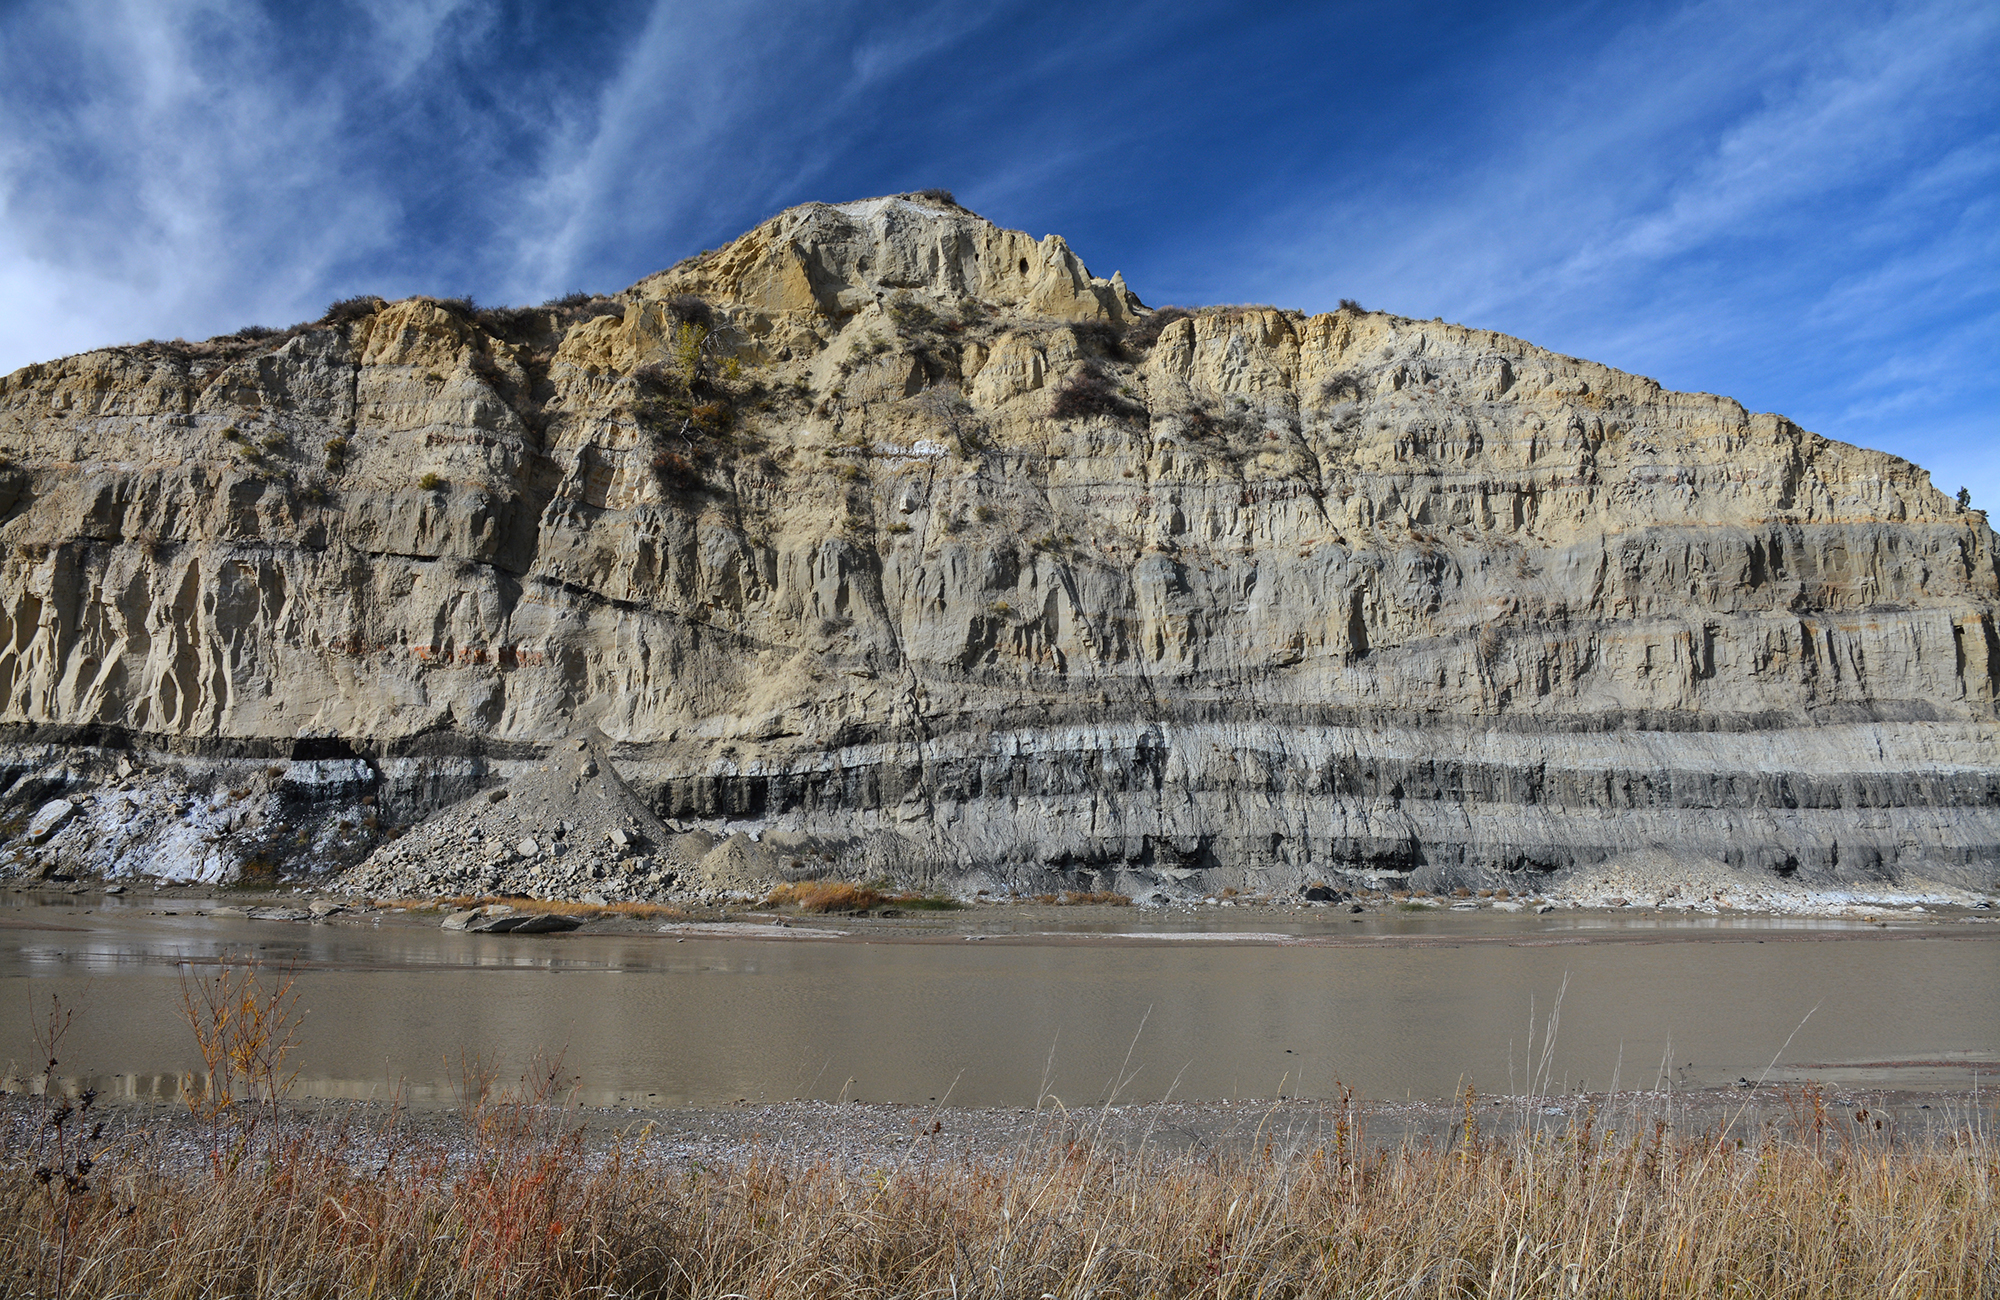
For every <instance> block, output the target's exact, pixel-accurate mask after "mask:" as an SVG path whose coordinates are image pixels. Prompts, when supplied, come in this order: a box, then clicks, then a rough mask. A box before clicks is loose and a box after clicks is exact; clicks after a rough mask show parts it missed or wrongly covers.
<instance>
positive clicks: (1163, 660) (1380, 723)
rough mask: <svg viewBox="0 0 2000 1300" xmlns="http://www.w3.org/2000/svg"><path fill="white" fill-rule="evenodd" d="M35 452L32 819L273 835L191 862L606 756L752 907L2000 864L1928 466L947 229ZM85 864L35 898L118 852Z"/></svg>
mask: <svg viewBox="0 0 2000 1300" xmlns="http://www.w3.org/2000/svg"><path fill="white" fill-rule="evenodd" d="M0 449H4V451H5V454H6V461H5V464H4V468H0V519H4V523H0V726H4V727H5V728H6V729H7V730H6V735H7V736H8V737H9V748H8V749H7V751H6V753H7V754H8V755H9V757H8V759H7V762H8V764H9V772H8V774H7V775H6V776H5V777H0V779H4V780H7V781H11V783H12V784H11V785H9V787H8V790H7V794H6V796H5V798H6V799H7V801H8V802H9V804H10V806H13V807H14V808H16V809H17V811H19V812H21V814H22V816H23V817H25V816H26V815H29V814H32V813H33V811H34V810H35V809H36V808H38V807H40V806H41V805H42V803H44V802H46V800H48V799H49V798H52V797H54V796H55V795H57V794H62V793H82V792H84V791H86V790H88V789H90V788H91V787H92V786H93V784H99V783H102V782H104V781H107V780H121V781H123V782H124V783H125V784H126V785H127V786H129V787H133V788H141V789H150V788H153V786H157V785H158V783H159V782H160V781H163V780H166V779H167V777H166V776H165V775H162V774H163V773H166V772H168V771H169V770H171V772H172V773H173V774H174V775H173V778H172V779H173V780H176V781H182V782H191V784H190V785H189V786H188V788H189V789H190V790H193V791H196V792H197V793H199V794H202V795H205V796H206V798H207V800H208V802H207V803H205V804H204V805H203V806H204V807H205V808H207V809H209V810H210V812H213V811H214V810H215V809H216V808H219V807H220V806H221V805H220V804H219V803H218V802H217V800H218V798H219V795H218V794H217V793H216V791H217V789H218V788H219V787H218V783H221V785H222V786H229V787H231V788H233V789H236V790H245V791H247V793H245V794H243V795H240V796H237V799H236V804H237V805H241V817H240V824H231V825H228V826H225V827H224V828H223V830H221V831H217V832H215V833H214V834H213V835H212V836H209V837H208V839H207V840H206V841H205V848H204V850H203V857H202V859H201V865H200V866H199V868H198V869H199V870H200V871H201V872H204V873H206V874H228V873H230V872H233V871H237V870H240V869H242V868H243V866H244V865H245V864H246V863H251V864H252V865H254V866H256V867H259V868H267V869H280V870H289V869H308V868H312V867H318V866H332V865H342V864H345V863H348V862H352V861H354V860H356V859H357V858H359V857H361V856H362V855H364V854H366V853H368V852H370V851H371V850H372V849H374V848H375V847H376V845H377V844H378V843H379V842H380V840H381V839H382V838H383V837H386V836H387V835H390V834H392V833H393V832H394V831H395V829H396V828H397V827H398V826H401V825H407V824H409V823H411V822H414V821H417V820H420V819H422V818H423V817H424V816H426V815H428V814H429V813H431V812H432V811H434V810H435V809H436V808H438V807H440V806H441V805H443V804H445V803H448V802H451V801H452V800H455V799H459V798H463V797H465V796H467V795H470V794H472V793H473V792H474V791H475V790H477V789H479V788H482V787H484V786H488V785H491V784H493V783H495V782H498V781H500V780H503V779H505V778H506V777H507V776H508V775H509V774H510V772H514V771H518V770H522V765H523V764H527V763H530V762H532V761H533V760H535V759H536V758H537V757H538V756H540V755H541V754H542V753H543V752H545V751H546V750H547V748H548V747H549V746H550V745H552V744H554V743H556V742H557V741H558V740H560V739H563V738H565V737H570V736H574V735H578V734H581V733H582V732H583V731H585V730H587V729H591V728H595V729H597V730H599V731H601V733H602V735H603V736H604V737H605V738H606V741H607V743H609V744H611V745H612V746H613V748H612V749H610V750H608V751H605V752H607V753H609V754H611V755H613V756H614V758H615V761H616V762H617V764H618V767H619V770H620V771H621V772H622V773H623V775H624V776H625V778H626V779H627V781H628V782H629V783H630V784H631V786H632V788H633V789H634V790H636V791H638V792H639V793H640V794H641V796H642V797H644V798H645V799H647V800H649V801H650V802H651V804H652V807H653V811H654V812H655V813H656V814H657V815H658V816H659V817H660V818H662V819H665V821H666V823H667V824H668V825H670V826H675V827H678V828H679V829H681V830H684V831H694V830H697V829H699V830H703V831H705V832H707V833H708V834H711V835H714V834H733V833H737V832H742V833H744V834H745V835H746V837H747V838H745V839H743V840H741V841H738V842H737V852H736V855H735V858H734V859H733V861H734V862H735V866H734V867H733V868H732V869H733V870H735V871H736V872H737V874H739V875H741V874H742V873H743V872H744V871H751V872H753V873H754V872H755V871H762V872H764V873H766V874H774V875H776V874H796V873H798V872H801V871H805V872H817V871H822V870H826V869H827V866H826V864H827V863H828V862H829V860H830V861H831V862H832V863H833V864H834V865H835V866H836V867H838V868H842V869H852V870H855V871H886V872H893V873H896V874H900V875H903V876H907V877H911V878H914V879H917V880H921V881H924V882H926V883H961V882H966V881H971V880H984V879H994V878H1008V879H1013V880H1015V881H1023V880H1026V881H1054V880H1057V879H1062V880H1067V879H1076V880H1078V881H1079V882H1081V883H1092V884H1095V885H1097V886H1099V887H1105V886H1117V887H1123V888H1126V889H1128V890H1131V889H1134V888H1138V887H1147V886H1164V887H1175V886H1179V885H1187V886H1193V885H1204V886H1213V885H1220V884H1236V885H1238V886H1239V887H1245V886H1247V887H1255V888H1265V887H1268V888H1285V887H1290V886H1292V885H1295V884H1298V883H1302V882H1304V881H1308V880H1312V879H1320V878H1328V879H1331V878H1333V877H1335V876H1336V875H1338V874H1339V873H1342V872H1349V873H1357V872H1358V873H1364V874H1370V873H1372V874H1375V875H1378V876H1379V875H1381V874H1383V873H1392V874H1395V875H1398V876H1401V875H1402V874H1403V873H1411V878H1412V879H1414V880H1416V881H1417V882H1419V883H1444V882H1458V881H1463V882H1467V883H1470V882H1473V881H1475V880H1476V881H1481V882H1489V883H1490V882H1493V881H1495V880H1499V879H1503V878H1509V877H1513V876H1517V875H1518V874H1519V873H1523V872H1531V873H1544V872H1550V871H1559V870H1563V869H1567V868H1570V867H1574V866H1578V865H1583V864H1592V863H1597V862H1600V861H1603V860H1605V859H1607V858H1612V857H1616V856H1617V855H1619V854H1621V853H1630V852H1636V851H1644V850H1654V849H1667V850H1671V851H1675V852H1681V853H1685V854H1687V855H1689V856H1690V857H1691V858H1700V859H1706V860H1714V861H1720V862H1724V863H1728V864H1731V865H1732V866H1736V867H1739V868H1741V869H1744V870H1759V871H1763V870H1768V871H1776V872H1779V873H1782V874H1786V875H1794V876H1796V877H1797V878H1798V879H1799V880H1800V881H1801V882H1802V883H1803V882H1810V881H1813V880H1825V881H1832V880H1857V879H1903V878H1907V877H1916V878H1924V879H1932V880H1942V881H1948V882H1949V881H1956V882H1961V883H1972V884H1983V885H1991V884H1993V883H1994V882H1995V881H1996V879H1997V878H2000V715H1997V714H1996V690H1997V689H2000V632H1996V616H2000V573H1996V566H1995V537H1994V534H1993V533H1992V531H1991V530H1990V529H1989V528H1988V526H1987V523H1986V519H1985V516H1984V515H1983V514H1981V513H1979V512H1976V511H1969V510H1965V509H1962V508H1960V507H1958V506H1956V505H1955V504H1954V503H1953V502H1951V501H1950V500H1948V499H1947V498H1945V497H1944V496H1943V495H1942V494H1940V493H1939V492H1937V491H1936V490H1934V489H1933V488H1932V487H1931V485H1930V483H1929V481H1928V477H1927V475H1925V474H1924V472H1923V471H1922V470H1920V469H1918V468H1917V467H1915V466H1913V465H1910V464H1909V463H1907V462H1905V461H1902V460H1899V459H1897V458H1896V457H1893V456H1889V455H1885V454H1883V453H1880V452H1874V451H1869V450H1865V449H1862V448H1858V447H1852V446H1847V445H1844V444H1841V443H1836V442H1832V441H1829V440H1827V439H1824V438H1821V437H1818V436H1816V435H1814V434H1811V433H1809V432H1806V431H1805V430H1802V429H1800V428H1799V427H1797V426H1796V425H1794V424H1793V423H1791V422H1790V421H1788V420H1786V419H1784V418H1782V417H1780V416H1775V415H1760V414H1752V413H1750V412H1747V411H1745V410H1744V409H1743V408H1742V407H1741V406H1740V405H1738V404H1737V403H1736V402H1734V401H1732V400H1730V399H1728V398H1726V397H1716V396H1712V395H1709V394H1703V393H1677V392H1670V391H1666V390H1663V389H1662V388H1661V387H1660V386H1659V385H1658V384H1656V383H1654V382H1653V381H1651V380H1649V379H1644V378H1641V377H1638V376H1634V375H1629V374H1623V373H1620V372H1618V371H1615V370H1611V369H1608V368H1606V367H1603V366H1599V365H1594V364H1592V363H1589V362H1585V361H1580V360H1577V359H1575V358H1572V357H1564V356H1558V355H1554V354H1551V353H1548V352H1545V351H1543V350H1541V349H1538V348H1535V347H1533V346H1532V345H1530V344H1527V343H1524V342H1522V341H1520V340H1518V339H1512V338H1508V337H1505V336H1503V335H1499V334H1494V333H1491V332H1488V331H1483V330H1477V329H1469V328H1465V327H1462V326H1459V325H1451V324H1446V323H1444V322H1442V321H1418V320H1410V319H1405V318H1402V317H1397V316H1392V315H1388V314H1385V313H1379V312H1364V311H1361V310H1358V309H1353V308H1347V309H1343V310H1341V311H1339V312H1334V313H1329V314H1322V315H1316V316H1306V315H1303V314H1301V313H1298V312H1288V311H1280V310H1277V309H1274V308H1266V307H1231V308H1204V309H1200V310H1194V311H1187V312H1182V311H1177V310H1173V309H1167V310H1159V311H1155V310H1151V309H1148V308H1147V307H1145V306H1144V305H1142V304H1141V302H1140V301H1139V299H1138V298H1137V297H1135V296H1134V295H1133V293H1132V292H1131V291H1130V290H1129V289H1128V288H1127V287H1126V285H1125V284H1124V283H1123V281H1122V280H1120V279H1119V278H1117V277H1113V278H1112V279H1110V280H1104V279H1099V278H1096V277H1093V276H1091V275H1090V273H1089V272H1088V271H1087V270H1086V269H1085V268H1084V267H1083V265H1082V264H1081V263H1080V262H1079V261H1078V260H1077V258H1076V257H1075V256H1074V255H1073V254H1072V253H1071V252H1070V251H1069V249H1068V248H1067V247H1066V246H1065V245H1064V244H1063V242H1062V241H1061V240H1060V239H1057V238H1055V237H1053V236H1051V237H1049V238H1047V239H1043V240H1039V241H1037V240H1033V239H1030V238H1029V237H1028V236H1026V235H1024V234H1021V233H1019V232H1015V231H1006V230H1001V229H999V228H997V227H995V226H993V225H992V224H990V223H988V222H986V221H984V220H982V219H980V218H978V217H976V216H974V215H972V214H971V213H968V212H965V211H964V210H962V209H960V208H958V207H956V206H955V205H953V204H951V203H950V202H948V201H947V200H945V199H943V198H942V197H939V196H935V195H929V196H901V197H896V198H890V199H877V200H870V201H867V202H864V203H854V204H846V205H842V206H838V207H833V206H826V205H820V204H812V205H807V206H805V207H802V208H796V209H792V210H790V211H788V212H785V213H783V214H781V215H779V216H778V217H775V218H773V219H772V220H770V221H768V222H766V223H765V224H763V225H762V226H759V227H758V228H757V229H755V230H753V231H751V232H749V233H748V234H746V235H744V236H743V237H741V238H740V239H738V240H736V241H735V242H734V243H732V244H730V245H729V246H727V247H726V248H723V249H721V250H718V251H716V252H713V253H707V254H703V255H702V256H700V257H697V258H694V259H690V260H689V261H687V262H684V263H682V264H680V265H679V266H676V267H674V268H672V269H670V270H668V271H665V272H662V273H660V274H659V275H656V276H653V277H650V278H648V279H646V280H643V281H641V282H640V283H639V284H637V285H635V286H633V287H632V288H631V289H628V290H626V291H625V292H624V293H622V294H619V295H617V296H616V297H615V298H598V299H579V300H573V301H572V300H565V301H563V302H559V303H553V304H550V305H548V306H546V307H544V308H539V309H520V310H501V311H494V310H479V309H475V308H472V307H470V306H469V305H468V304H463V303H454V302H443V301H434V300H429V299H422V298H419V299H411V300H407V301H403V302H397V303H387V302H382V301H379V300H355V301H351V302H349V303H346V304H342V305H341V306H340V308H339V309H338V310H336V311H335V312H332V313H330V314H329V316H328V318H327V319H326V320H324V321H322V322H319V323H316V324H314V325H312V326H305V327H295V328H294V329H293V330H290V331H284V332H279V333H271V334H258V333H256V332H246V333H245V334H242V335H237V336H232V337H229V338H225V339H218V340H210V341H209V342H207V343H204V344H181V343H172V344H145V345H138V346H129V347H120V348H109V349H105V350H102V351H99V352H93V353H88V354H84V355H81V356H75V357H70V358H66V359H64V360H60V361H53V362H48V363H45V364H41V365H35V366H30V367H27V368H26V369H24V370H21V371H18V372H16V373H14V374H13V375H10V376H7V377H6V378H5V379H3V380H0ZM593 743H596V742H593ZM121 755H123V756H124V758H125V761H126V764H127V767H128V769H130V770H129V771H128V773H127V774H126V775H124V776H122V777H118V776H115V775H114V774H113V773H112V771H111V767H110V765H111V764H112V763H114V762H115V761H117V759H118V758H119V756H121ZM295 758H296V759H297V760H298V762H297V763H294V761H293V760H294V759H295ZM327 762H335V763H340V764H347V765H348V766H347V767H344V768H342V769H341V770H342V771H344V772H347V773H349V776H350V777H351V778H352V779H348V778H345V777H344V778H343V779H342V781H340V782H335V783H333V784H332V785H331V786H328V785H326V784H325V783H323V782H322V783H321V784H320V785H319V786H313V787H312V791H319V793H312V792H311V791H308V792H307V793H304V794H302V793H301V791H302V790H306V787H307V786H308V785H310V782H305V783H302V782H299V781H293V780H292V779H291V778H290V776H289V772H290V770H291V769H292V768H293V767H297V766H299V764H301V763H303V764H307V765H308V766H306V767H302V768H300V771H301V772H302V773H307V774H310V772H312V771H317V769H316V768H311V767H310V764H312V763H320V764H322V765H323V764H324V763H327ZM135 763H136V764H137V767H136V768H135V767H133V766H132V765H133V764H135ZM190 765H193V766H190ZM202 765H206V766H202ZM232 765H234V766H232ZM197 769H199V772H205V773H208V775H206V776H201V775H199V774H198V773H197V775H195V776H190V775H189V773H190V772H196V771H197ZM149 773H150V774H151V775H148V774H149ZM246 773H247V774H248V775H245V774H246ZM149 781H150V782H152V783H153V786H149V785H148V782H149ZM243 782H249V783H250V784H240V783H243ZM253 785H254V789H253V788H252V786H253ZM364 792H365V793H364ZM190 797H192V796H190ZM363 798H367V799H371V800H373V801H374V802H372V803H370V804H367V805H363V804H361V803H360V802H359V800H360V799H363ZM168 802H169V803H171V802H173V801H172V800H169V801H168ZM176 807H178V805H176ZM364 809H368V810H372V812H371V811H364ZM136 815H137V814H134V816H136ZM178 815H181V816H182V817H183V820H185V817H186V814H185V813H181V814H178ZM17 820H19V819H17ZM85 820H86V819H78V820H77V821H76V822H75V823H74V825H75V826H82V825H84V824H85ZM141 820H144V819H143V818H141ZM371 821H372V822H374V823H375V824H374V825H368V824H365V823H368V822H371ZM162 825H164V823H162ZM23 826H25V822H24V821H23V822H22V826H16V827H15V828H14V830H13V833H14V834H16V835H17V836H19V835H20V833H21V830H22V827H23ZM278 827H281V828H282V829H274V828H278ZM767 832H769V834H768V835H767V834H766V833H767ZM65 833H69V832H59V833H58V834H57V835H55V836H53V837H51V838H50V840H49V843H48V844H46V845H43V846H22V845H20V844H19V843H18V842H17V844H16V849H17V853H18V854H19V860H20V861H22V862H23V863H24V864H26V865H28V866H30V867H33V868H34V869H37V870H43V871H50V870H61V869H62V868H63V863H64V862H65V861H71V862H72V863H85V864H86V865H95V866H102V865H104V864H103V863H102V861H101V860H100V859H99V858H89V857H88V855H87V854H83V855H82V856H79V854H82V846H80V845H75V844H72V845H70V846H69V847H68V848H67V849H65V847H64V842H63V839H62V836H63V834H65ZM162 834H164V832H162ZM773 837H775V838H773ZM156 840H157V841H159V843H160V844H164V842H165V841H164V840H160V839H159V836H155V837H154V840H147V841H145V843H148V844H150V843H154V842H155V841H156ZM773 845H776V846H781V847H775V848H774V847H770V846H773ZM65 852H68V853H69V854H70V858H69V859H65V858H64V856H63V855H64V853H65ZM100 858H101V854H100ZM119 863H120V864H121V865H124V866H127V867H129V868H131V869H138V870H145V869H156V870H172V871H186V870H195V869H197V868H191V867H189V866H188V865H187V855H186V853H184V852H181V851H180V850H169V849H168V848H165V847H156V848H152V849H148V848H146V847H144V845H143V844H138V843H137V842H135V847H133V848H132V849H130V850H129V851H128V852H126V853H124V854H123V855H122V856H121V857H120V858H119ZM149 864H150V865H149ZM745 864H747V866H746V865H745Z"/></svg>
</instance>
